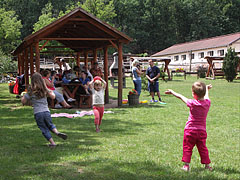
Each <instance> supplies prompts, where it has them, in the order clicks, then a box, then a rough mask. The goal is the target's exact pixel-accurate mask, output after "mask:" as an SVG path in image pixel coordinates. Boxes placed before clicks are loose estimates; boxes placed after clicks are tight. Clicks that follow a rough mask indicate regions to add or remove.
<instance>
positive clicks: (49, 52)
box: [41, 51, 75, 54]
mask: <svg viewBox="0 0 240 180" xmlns="http://www.w3.org/2000/svg"><path fill="white" fill-rule="evenodd" d="M57 53H62V54H74V53H75V52H73V51H43V52H41V54H57Z"/></svg>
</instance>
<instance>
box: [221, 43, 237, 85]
mask: <svg viewBox="0 0 240 180" xmlns="http://www.w3.org/2000/svg"><path fill="white" fill-rule="evenodd" d="M238 62H239V58H238V57H237V53H236V52H235V49H232V48H231V47H230V48H229V49H228V50H227V53H226V54H225V57H224V61H223V72H224V73H225V78H226V80H227V81H228V82H232V81H233V79H234V78H235V77H236V76H237V72H236V69H237V65H238Z"/></svg>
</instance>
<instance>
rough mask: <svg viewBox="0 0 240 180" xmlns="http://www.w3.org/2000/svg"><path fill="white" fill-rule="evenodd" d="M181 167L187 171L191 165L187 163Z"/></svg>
mask: <svg viewBox="0 0 240 180" xmlns="http://www.w3.org/2000/svg"><path fill="white" fill-rule="evenodd" d="M181 169H182V170H183V171H186V172H188V171H190V167H189V165H186V164H185V165H184V166H183V167H182V168H181Z"/></svg>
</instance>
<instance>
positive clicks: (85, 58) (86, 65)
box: [84, 51, 88, 70]
mask: <svg viewBox="0 0 240 180" xmlns="http://www.w3.org/2000/svg"><path fill="white" fill-rule="evenodd" d="M84 64H85V70H87V67H88V53H87V51H84Z"/></svg>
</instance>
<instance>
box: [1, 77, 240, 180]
mask: <svg viewBox="0 0 240 180" xmlns="http://www.w3.org/2000/svg"><path fill="white" fill-rule="evenodd" d="M195 80H197V79H196V77H187V80H184V78H183V77H174V80H173V81H169V82H167V83H165V82H163V81H161V82H160V90H161V95H162V99H163V100H164V101H165V102H167V105H160V104H157V103H155V104H144V105H139V106H137V107H129V106H128V105H124V106H123V107H122V108H115V109H109V110H111V111H113V112H114V113H113V114H105V115H104V116H103V123H102V126H101V129H102V132H101V133H98V134H97V133H96V132H95V128H94V116H84V117H81V118H73V119H68V118H53V122H54V124H55V125H56V126H57V128H58V130H59V131H61V132H65V133H67V134H68V136H69V138H68V139H67V140H66V141H63V140H62V139H59V138H58V137H56V136H54V135H53V138H54V140H55V141H56V143H57V144H58V146H57V147H56V148H54V149H51V148H48V147H47V141H46V140H45V139H44V137H43V136H42V134H41V132H40V130H39V129H38V127H37V125H36V123H35V120H34V117H33V112H32V108H31V107H28V106H21V104H20V100H19V99H16V98H15V95H12V94H9V92H8V85H7V84H0V137H1V138H0V179H1V180H12V179H16V180H25V179H34V180H56V179H57V180H61V179H62V180H65V179H67V180H75V179H76V180H79V179H97V180H100V179H103V180H105V179H107V180H108V179H109V180H114V179H121V180H128V179H136V180H139V179H140V180H141V179H142V180H146V179H164V180H165V179H169V180H170V179H171V180H172V179H173V180H175V179H176V180H177V179H191V180H194V179H214V180H217V179H229V180H230V179H231V180H233V179H239V178H240V147H239V146H240V119H239V117H240V109H239V108H240V102H239V101H240V80H235V81H234V82H233V83H228V82H227V81H226V80H223V79H218V80H205V79H202V81H205V82H206V83H207V84H208V83H211V84H212V85H213V88H212V90H211V91H210V98H211V100H212V106H211V108H210V111H209V114H208V118H207V133H208V139H207V147H208V149H209V152H210V159H211V161H212V166H213V168H214V171H213V172H208V171H204V169H203V165H201V164H200V157H199V154H198V152H197V149H196V147H195V148H194V152H193V156H192V162H191V172H189V173H186V172H182V171H181V170H180V168H181V167H182V165H183V163H182V162H181V158H182V139H183V129H184V126H185V123H186V121H187V117H188V113H189V111H188V108H187V107H186V105H184V104H183V103H182V102H181V101H180V100H179V99H177V98H175V97H173V96H169V95H165V94H164V91H165V90H166V89H168V88H171V89H174V90H176V91H177V92H179V93H182V94H183V95H185V96H186V97H189V98H191V85H192V83H193V82H194V81H195ZM132 86H133V85H132V81H131V79H128V81H127V88H126V89H123V98H124V99H126V98H127V93H128V91H129V90H130V89H131V88H132ZM110 97H111V98H116V97H117V89H112V88H110ZM149 99H150V97H149V96H148V93H147V92H143V93H142V95H141V100H149ZM75 111H76V110H51V113H55V112H68V113H74V112H75Z"/></svg>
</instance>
